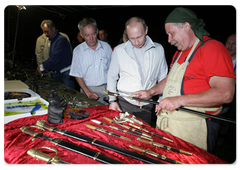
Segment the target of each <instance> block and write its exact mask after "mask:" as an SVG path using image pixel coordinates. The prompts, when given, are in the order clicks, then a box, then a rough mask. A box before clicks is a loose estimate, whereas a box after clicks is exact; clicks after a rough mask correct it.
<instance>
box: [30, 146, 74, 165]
mask: <svg viewBox="0 0 240 170" xmlns="http://www.w3.org/2000/svg"><path fill="white" fill-rule="evenodd" d="M40 149H48V150H52V151H54V152H55V153H56V155H55V156H50V155H48V154H45V153H43V152H40V151H39V150H40ZM27 154H28V155H30V156H31V157H33V158H36V159H40V160H42V161H44V162H47V164H70V163H68V162H65V161H62V158H60V157H58V156H57V155H58V150H57V149H56V148H53V147H48V146H44V147H41V148H38V149H37V150H35V149H33V148H31V149H29V150H28V151H27Z"/></svg>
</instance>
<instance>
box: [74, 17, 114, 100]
mask: <svg viewBox="0 0 240 170" xmlns="http://www.w3.org/2000/svg"><path fill="white" fill-rule="evenodd" d="M78 28H79V30H80V34H81V36H82V37H83V38H84V40H85V42H83V43H81V44H80V45H78V46H77V47H76V48H75V49H74V50H73V60H72V65H71V70H70V75H71V76H74V77H75V78H76V80H77V82H78V84H79V86H80V87H81V92H84V93H85V94H86V95H87V96H88V98H89V99H94V100H98V101H99V102H101V103H103V104H108V103H107V102H105V101H104V97H105V96H106V95H104V94H103V91H104V90H106V86H107V85H106V84H107V71H108V68H109V64H110V60H111V55H112V49H111V47H110V45H109V44H108V43H106V42H103V41H101V40H98V39H97V34H98V29H97V23H96V21H95V20H94V19H92V18H84V19H83V20H82V21H80V22H79V24H78Z"/></svg>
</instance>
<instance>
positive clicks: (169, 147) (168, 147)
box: [137, 138, 192, 155]
mask: <svg viewBox="0 0 240 170" xmlns="http://www.w3.org/2000/svg"><path fill="white" fill-rule="evenodd" d="M137 140H139V141H140V142H142V143H146V144H150V145H152V146H153V147H154V146H156V147H160V148H164V149H167V150H168V151H170V150H171V151H174V152H178V153H183V154H186V155H192V153H190V152H187V151H183V150H180V149H176V148H173V147H171V146H166V145H163V144H161V143H157V142H153V141H148V140H145V139H141V138H137Z"/></svg>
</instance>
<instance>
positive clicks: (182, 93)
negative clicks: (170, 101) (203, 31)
mask: <svg viewBox="0 0 240 170" xmlns="http://www.w3.org/2000/svg"><path fill="white" fill-rule="evenodd" d="M209 40H212V39H207V40H205V41H204V43H206V42H207V41H209ZM201 46H202V45H199V46H198V48H196V49H195V50H194V52H193V53H192V55H191V57H190V58H189V59H188V64H189V63H190V61H191V60H192V58H193V56H194V55H195V53H196V52H197V50H198V49H199V48H200V47H201ZM186 59H187V57H186V58H185V61H186ZM183 82H184V79H183V80H182V85H181V95H184V94H185V93H184V91H183Z"/></svg>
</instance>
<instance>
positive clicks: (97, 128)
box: [85, 124, 131, 141]
mask: <svg viewBox="0 0 240 170" xmlns="http://www.w3.org/2000/svg"><path fill="white" fill-rule="evenodd" d="M85 126H86V127H88V128H90V129H92V130H97V131H99V132H103V133H106V134H108V135H111V136H115V137H118V138H121V139H125V140H128V141H131V139H129V138H126V137H124V136H121V135H118V134H115V133H113V132H109V131H107V130H105V129H103V128H101V127H96V126H93V125H90V124H85Z"/></svg>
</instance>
